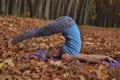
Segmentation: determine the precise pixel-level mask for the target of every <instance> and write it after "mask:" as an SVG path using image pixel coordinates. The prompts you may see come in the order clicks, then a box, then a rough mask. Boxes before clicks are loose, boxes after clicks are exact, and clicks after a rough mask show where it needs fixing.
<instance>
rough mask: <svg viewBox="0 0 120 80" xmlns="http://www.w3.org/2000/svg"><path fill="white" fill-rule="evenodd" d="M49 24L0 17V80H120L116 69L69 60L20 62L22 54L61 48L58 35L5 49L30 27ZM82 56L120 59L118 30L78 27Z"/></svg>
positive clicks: (61, 39)
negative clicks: (56, 46)
mask: <svg viewBox="0 0 120 80" xmlns="http://www.w3.org/2000/svg"><path fill="white" fill-rule="evenodd" d="M47 22H49V21H44V20H38V19H30V18H23V17H12V16H7V17H5V16H0V80H120V68H119V67H115V68H112V67H107V66H105V65H102V64H94V65H93V64H88V63H80V62H79V61H73V62H70V63H67V62H63V61H56V62H55V61H52V60H47V61H38V60H36V59H24V58H23V55H24V54H26V53H28V54H30V53H32V52H34V51H35V50H36V49H38V48H40V49H42V50H45V51H46V52H47V50H48V48H49V46H55V45H58V46H61V45H62V44H63V43H64V41H65V40H64V38H63V36H61V34H56V35H52V36H47V37H42V38H32V39H29V40H25V41H23V42H20V43H19V44H17V45H16V46H15V48H12V47H9V45H8V43H9V42H10V39H12V38H14V37H16V36H17V35H18V34H20V33H21V32H23V31H26V30H28V29H32V28H33V27H42V26H43V25H44V24H46V23H47ZM79 28H80V31H81V38H82V50H81V52H82V53H85V54H102V55H109V56H111V57H120V29H118V28H109V29H108V28H100V27H99V28H98V27H90V26H79Z"/></svg>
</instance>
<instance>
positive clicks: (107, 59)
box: [90, 55, 116, 63]
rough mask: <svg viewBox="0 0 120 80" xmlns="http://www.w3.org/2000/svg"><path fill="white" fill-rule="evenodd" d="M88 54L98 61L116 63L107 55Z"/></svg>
mask: <svg viewBox="0 0 120 80" xmlns="http://www.w3.org/2000/svg"><path fill="white" fill-rule="evenodd" d="M90 56H92V57H93V59H96V60H99V61H103V62H114V63H116V61H115V60H114V59H113V58H111V57H109V56H103V55H90Z"/></svg>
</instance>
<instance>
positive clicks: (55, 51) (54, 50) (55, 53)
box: [49, 46, 61, 57]
mask: <svg viewBox="0 0 120 80" xmlns="http://www.w3.org/2000/svg"><path fill="white" fill-rule="evenodd" d="M60 50H61V49H60V47H58V46H54V47H50V48H49V53H50V55H51V56H52V57H56V56H59V55H60Z"/></svg>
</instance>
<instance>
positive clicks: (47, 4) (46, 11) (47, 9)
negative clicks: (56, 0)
mask: <svg viewBox="0 0 120 80" xmlns="http://www.w3.org/2000/svg"><path fill="white" fill-rule="evenodd" d="M49 9H50V0H47V1H46V4H45V13H44V14H45V15H44V17H45V19H49Z"/></svg>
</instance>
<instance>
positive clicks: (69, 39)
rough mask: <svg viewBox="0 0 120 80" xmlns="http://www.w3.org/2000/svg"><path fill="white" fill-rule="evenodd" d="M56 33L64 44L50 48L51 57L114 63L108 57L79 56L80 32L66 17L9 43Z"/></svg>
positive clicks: (30, 31) (26, 33) (23, 34)
mask: <svg viewBox="0 0 120 80" xmlns="http://www.w3.org/2000/svg"><path fill="white" fill-rule="evenodd" d="M57 33H62V35H63V36H64V37H65V43H64V44H63V45H62V46H61V47H51V48H50V49H51V50H52V57H54V58H57V59H63V60H67V61H69V60H84V61H87V62H102V61H104V60H106V59H107V60H109V61H110V62H115V60H113V59H112V58H110V57H109V56H102V55H94V54H93V55H87V54H81V53H80V50H81V38H80V31H79V29H78V26H77V24H76V23H75V21H74V20H73V19H72V18H70V17H68V16H62V17H59V18H57V19H56V20H54V21H52V22H51V23H48V24H46V25H44V26H43V27H41V28H34V29H32V30H28V31H25V32H24V33H22V34H20V35H18V36H17V37H16V38H14V39H13V40H12V42H11V43H12V44H13V45H15V44H17V43H19V42H21V41H23V40H25V39H30V38H32V37H42V36H49V35H53V34H57Z"/></svg>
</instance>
